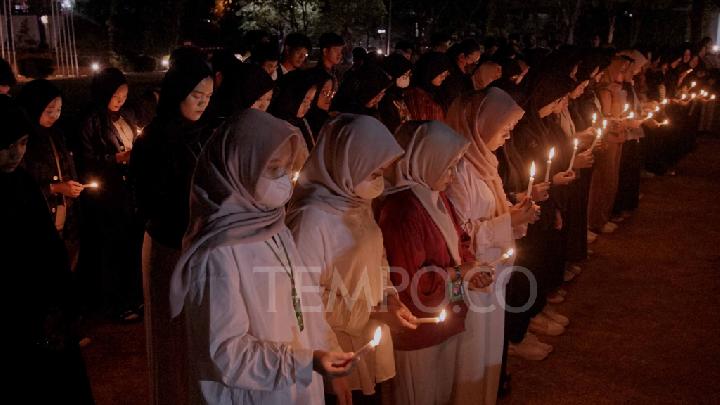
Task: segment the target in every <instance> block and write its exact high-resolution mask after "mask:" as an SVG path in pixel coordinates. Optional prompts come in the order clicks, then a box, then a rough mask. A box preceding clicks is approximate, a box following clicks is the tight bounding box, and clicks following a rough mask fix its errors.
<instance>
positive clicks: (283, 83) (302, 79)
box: [268, 70, 316, 125]
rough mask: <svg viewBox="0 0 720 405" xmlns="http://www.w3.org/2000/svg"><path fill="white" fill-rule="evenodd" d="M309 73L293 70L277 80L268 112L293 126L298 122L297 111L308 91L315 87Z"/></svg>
mask: <svg viewBox="0 0 720 405" xmlns="http://www.w3.org/2000/svg"><path fill="white" fill-rule="evenodd" d="M315 85H316V84H315V82H313V81H312V79H311V76H310V74H309V71H304V70H293V71H292V72H289V73H288V74H286V75H285V76H283V77H282V79H280V80H279V83H278V85H277V88H276V89H275V92H274V93H273V98H272V102H271V103H270V108H269V109H268V111H269V112H270V113H271V114H272V115H274V116H275V117H277V118H280V119H282V120H285V121H287V122H289V123H291V124H293V125H297V122H298V120H299V119H298V116H297V113H298V110H299V109H300V105H301V104H302V102H303V100H304V99H305V95H306V94H307V92H308V90H310V88H312V87H313V86H315Z"/></svg>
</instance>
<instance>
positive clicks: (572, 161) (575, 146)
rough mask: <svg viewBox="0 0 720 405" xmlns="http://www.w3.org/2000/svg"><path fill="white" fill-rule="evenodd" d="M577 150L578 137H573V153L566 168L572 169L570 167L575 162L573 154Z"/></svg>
mask: <svg viewBox="0 0 720 405" xmlns="http://www.w3.org/2000/svg"><path fill="white" fill-rule="evenodd" d="M577 150H578V139H577V138H575V139H573V153H572V156H571V157H570V165H569V166H568V170H572V168H573V163H575V155H576V154H577Z"/></svg>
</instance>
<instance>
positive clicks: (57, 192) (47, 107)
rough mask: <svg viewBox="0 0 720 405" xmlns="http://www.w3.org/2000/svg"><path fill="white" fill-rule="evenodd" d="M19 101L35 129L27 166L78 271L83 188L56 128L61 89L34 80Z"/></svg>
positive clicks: (28, 150) (24, 90)
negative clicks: (78, 210) (78, 204)
mask: <svg viewBox="0 0 720 405" xmlns="http://www.w3.org/2000/svg"><path fill="white" fill-rule="evenodd" d="M17 101H18V103H19V104H20V105H21V106H22V108H23V109H24V110H25V112H26V113H27V114H28V118H30V120H31V121H32V122H33V124H34V126H35V130H34V131H33V134H32V137H31V139H30V141H29V142H28V149H27V152H26V153H25V159H24V161H23V166H24V167H25V170H27V171H28V173H30V175H32V176H33V178H34V179H35V181H36V182H37V183H38V184H39V185H40V190H41V191H42V192H43V195H44V196H45V199H46V200H47V203H48V206H49V208H50V213H51V214H52V217H53V220H54V221H55V229H57V230H58V232H60V235H62V238H63V240H64V241H65V244H66V247H67V248H68V253H69V254H70V259H71V268H73V269H74V268H75V264H76V263H77V253H78V248H79V246H78V234H77V223H76V221H77V215H76V214H75V209H74V208H76V206H75V205H74V202H75V199H76V198H78V197H79V196H80V193H81V192H82V191H83V185H82V184H80V183H79V182H78V181H77V179H78V177H77V173H76V172H75V163H74V162H73V156H72V153H70V151H69V150H68V148H67V147H66V144H65V137H64V135H63V133H62V132H61V131H60V130H59V129H58V128H57V126H56V125H55V123H56V122H57V120H58V119H59V118H60V113H61V111H62V96H61V94H60V90H58V88H57V87H55V85H53V84H52V83H50V82H49V81H47V80H34V81H32V82H30V83H28V84H26V85H25V86H23V88H22V89H21V90H20V94H18V97H17Z"/></svg>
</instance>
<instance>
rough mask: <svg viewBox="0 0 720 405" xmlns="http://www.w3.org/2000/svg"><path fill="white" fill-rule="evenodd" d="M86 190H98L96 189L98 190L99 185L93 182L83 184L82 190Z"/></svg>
mask: <svg viewBox="0 0 720 405" xmlns="http://www.w3.org/2000/svg"><path fill="white" fill-rule="evenodd" d="M86 188H92V189H98V188H100V185H99V184H98V182H96V181H93V182H91V183H87V184H83V189H86Z"/></svg>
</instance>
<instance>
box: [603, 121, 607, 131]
mask: <svg viewBox="0 0 720 405" xmlns="http://www.w3.org/2000/svg"><path fill="white" fill-rule="evenodd" d="M603 129H607V120H603Z"/></svg>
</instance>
